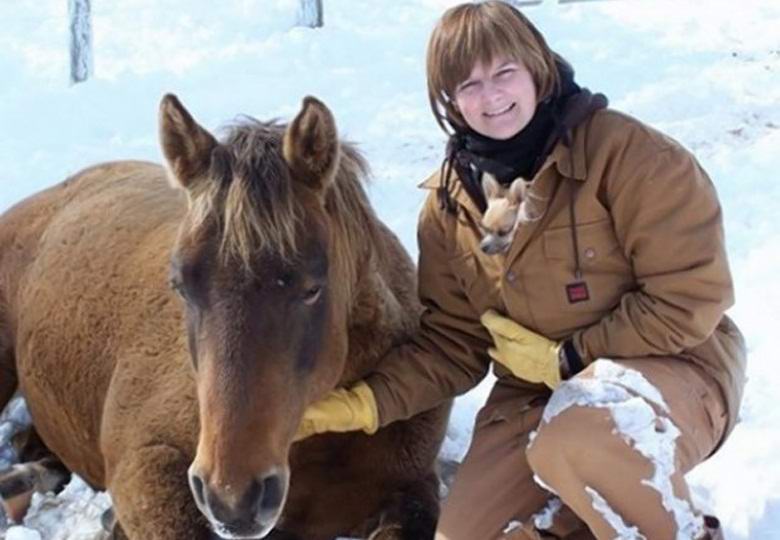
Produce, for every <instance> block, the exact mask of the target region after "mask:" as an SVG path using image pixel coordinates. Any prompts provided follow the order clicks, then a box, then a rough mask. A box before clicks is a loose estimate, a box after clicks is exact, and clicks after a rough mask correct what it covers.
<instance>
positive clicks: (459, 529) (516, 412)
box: [300, 1, 745, 540]
mask: <svg viewBox="0 0 780 540" xmlns="http://www.w3.org/2000/svg"><path fill="white" fill-rule="evenodd" d="M427 63H428V66H427V69H428V93H429V97H430V103H431V108H432V109H433V113H434V116H435V117H436V120H437V121H438V123H439V124H440V125H441V127H442V128H443V129H444V130H445V131H447V132H448V133H450V135H451V136H450V141H449V144H448V149H447V158H446V160H445V165H444V166H443V167H442V170H441V171H439V172H437V173H436V174H434V175H433V176H431V177H430V178H429V179H428V180H426V181H425V182H424V184H423V186H424V187H425V188H428V189H430V190H431V193H430V195H429V196H428V199H427V202H426V203H425V205H424V208H423V210H422V213H421V216H420V222H419V243H420V261H419V293H420V297H421V299H422V301H423V302H424V305H425V306H426V309H425V312H424V313H423V315H422V318H421V326H420V330H419V333H418V335H417V336H416V338H415V339H414V340H413V341H412V342H410V343H406V344H403V345H401V346H399V347H397V348H395V349H393V350H392V351H391V352H390V353H389V354H388V356H387V358H386V360H385V361H384V362H383V363H382V365H381V367H380V369H379V370H378V371H376V372H374V373H372V374H371V375H370V376H369V377H368V378H366V379H365V380H364V381H360V382H358V383H357V384H355V385H354V386H352V387H351V388H350V389H343V390H338V391H336V392H334V393H332V394H330V395H329V396H328V397H326V398H325V399H324V400H322V401H321V402H318V403H316V404H314V405H313V406H311V407H310V408H309V409H308V410H307V411H306V414H305V416H304V421H303V424H302V426H301V433H300V436H307V435H310V434H312V433H321V432H325V431H349V430H356V429H363V430H364V431H366V432H369V433H371V432H373V431H375V430H376V429H377V428H378V427H379V426H384V425H386V424H389V423H391V422H393V421H395V420H398V419H402V418H408V417H410V416H412V415H413V414H415V413H417V412H418V411H421V410H424V409H426V408H429V407H432V406H434V405H436V404H437V403H439V402H441V401H442V400H444V399H447V398H450V397H452V396H455V395H458V394H462V393H464V392H466V391H467V390H469V389H471V388H472V387H474V386H475V385H476V384H477V383H478V382H479V381H480V380H481V379H482V378H483V377H484V375H485V374H486V372H487V370H488V368H489V365H490V363H491V358H492V359H493V360H495V373H496V375H497V377H498V380H497V383H496V385H495V387H494V389H493V390H492V392H491V394H490V396H489V398H488V400H487V403H486V404H485V406H484V407H483V409H482V410H481V411H480V412H479V414H478V416H477V419H476V423H475V427H474V437H473V440H472V443H471V447H470V449H469V452H468V454H467V456H466V458H465V459H464V462H463V464H462V465H461V467H460V469H459V472H458V475H457V477H456V479H455V482H454V485H453V486H452V489H451V491H450V494H449V496H448V498H447V500H446V502H445V504H444V507H443V510H442V516H441V519H440V522H439V525H438V529H437V538H439V539H447V540H456V539H457V540H460V539H463V540H474V539H480V540H482V539H494V538H548V537H550V538H594V537H595V538H599V539H606V538H610V539H611V538H616V537H618V538H649V539H662V538H678V539H687V538H718V537H721V536H720V535H721V533H720V532H719V531H718V527H717V525H718V523H717V520H716V519H714V518H711V517H706V518H705V517H703V516H702V515H701V514H700V513H699V512H698V511H697V510H696V509H694V507H693V506H692V504H691V500H690V493H689V491H688V487H687V484H686V481H685V478H684V476H683V475H684V474H685V473H686V472H688V471H689V470H690V469H692V468H693V467H694V466H695V465H697V464H698V463H700V462H702V461H703V460H704V459H706V458H707V457H708V456H710V455H711V454H712V453H713V452H715V451H716V450H717V448H718V447H719V446H720V445H721V444H722V443H723V441H724V439H725V438H726V436H727V435H728V433H729V432H730V431H731V429H732V428H733V426H734V423H735V421H736V418H737V412H738V408H739V403H740V399H741V394H742V389H743V384H744V365H745V347H744V342H743V339H742V337H741V335H740V333H739V331H738V329H737V328H736V327H735V326H734V324H733V323H732V322H731V321H730V320H729V318H728V317H726V316H725V315H724V311H725V310H726V309H727V308H728V307H729V306H731V304H732V302H733V288H732V282H731V277H730V274H729V269H728V264H727V260H726V253H725V248H724V239H723V230H722V220H721V210H720V206H719V203H718V200H717V195H716V193H715V190H714V187H713V185H712V183H711V181H710V180H709V178H708V177H707V174H706V173H705V172H704V171H703V170H702V168H701V167H700V165H699V164H698V163H697V162H696V160H695V159H694V157H693V156H692V155H691V154H690V153H689V152H688V151H686V150H685V149H684V148H682V147H681V146H680V145H679V144H678V143H676V142H675V141H673V140H671V139H670V138H668V137H666V136H665V135H663V134H661V133H659V132H657V131H655V130H653V129H652V128H649V127H647V126H645V125H643V124H642V123H640V122H639V121H637V120H635V119H633V118H630V117H628V116H626V115H623V114H621V113H618V112H615V111H612V110H609V109H607V108H606V99H605V98H604V97H603V96H601V95H598V94H597V95H593V94H591V93H590V92H589V91H587V90H585V89H581V88H580V87H579V86H577V84H576V83H575V82H574V79H573V71H572V70H571V68H570V67H569V65H568V64H567V63H566V62H565V61H564V60H563V59H562V58H561V57H560V56H558V55H556V54H555V53H554V52H552V51H551V50H550V48H549V47H548V46H547V44H546V43H545V40H544V38H543V37H542V36H541V35H540V34H539V32H538V31H537V30H536V29H535V28H534V26H533V25H532V24H531V23H530V22H529V21H528V20H527V19H526V18H525V17H524V16H523V15H522V14H521V13H520V12H518V11H517V10H516V9H514V8H513V7H511V6H509V5H508V4H506V3H503V2H495V1H488V2H484V3H477V4H472V3H469V4H463V5H460V6H457V7H454V8H452V9H450V10H449V11H447V12H446V13H445V14H444V15H443V17H442V19H441V20H440V22H439V23H438V25H437V26H436V28H435V29H434V31H433V34H432V36H431V40H430V43H429V48H428V59H427ZM485 173H490V174H492V175H493V176H495V177H496V178H497V179H498V180H499V181H500V182H502V183H505V184H508V183H510V182H511V181H512V180H514V179H515V178H517V177H523V178H525V179H528V181H529V192H530V195H529V197H532V199H533V201H534V204H535V206H536V208H535V212H534V215H536V216H537V219H535V220H533V221H531V222H529V223H524V224H522V225H521V226H520V228H519V229H518V231H517V233H516V236H515V238H514V240H513V243H512V245H511V247H510V248H509V250H508V252H507V253H506V254H505V255H502V256H491V255H487V254H484V253H482V252H481V251H480V249H479V243H480V239H481V232H480V229H479V223H480V218H481V214H482V211H484V209H485V201H484V196H483V194H482V192H481V190H480V188H479V186H480V179H481V177H482V175H483V174H485ZM551 391H552V392H551Z"/></svg>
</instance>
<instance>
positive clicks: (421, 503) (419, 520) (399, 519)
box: [368, 472, 439, 540]
mask: <svg viewBox="0 0 780 540" xmlns="http://www.w3.org/2000/svg"><path fill="white" fill-rule="evenodd" d="M438 519H439V478H438V476H436V474H435V473H433V472H431V473H430V474H429V475H427V476H425V477H424V478H422V479H420V480H418V481H417V482H414V483H411V484H409V485H408V486H406V487H405V488H404V489H401V490H399V491H397V492H395V493H393V494H391V495H390V497H389V498H388V499H387V501H386V503H385V504H384V505H383V506H382V513H381V515H380V516H379V525H378V526H377V527H376V528H375V529H374V530H373V531H372V532H371V534H370V535H369V536H368V540H428V539H433V535H434V532H435V530H436V521H437V520H438Z"/></svg>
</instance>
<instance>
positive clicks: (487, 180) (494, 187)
mask: <svg viewBox="0 0 780 540" xmlns="http://www.w3.org/2000/svg"><path fill="white" fill-rule="evenodd" d="M482 191H483V192H484V194H485V199H487V200H490V199H496V198H498V197H499V196H500V194H501V185H500V184H499V183H498V180H496V177H495V176H493V175H492V174H490V173H489V172H484V173H482Z"/></svg>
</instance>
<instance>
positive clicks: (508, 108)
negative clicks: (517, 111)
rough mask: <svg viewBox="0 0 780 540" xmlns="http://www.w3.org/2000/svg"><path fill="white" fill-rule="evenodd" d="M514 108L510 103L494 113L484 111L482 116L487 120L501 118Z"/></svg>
mask: <svg viewBox="0 0 780 540" xmlns="http://www.w3.org/2000/svg"><path fill="white" fill-rule="evenodd" d="M514 108H515V104H514V103H510V104H509V105H507V106H506V107H502V108H501V109H498V110H496V111H486V112H484V113H483V115H484V116H487V117H488V118H495V117H496V116H501V115H502V114H506V113H508V112H509V111H511V110H512V109H514Z"/></svg>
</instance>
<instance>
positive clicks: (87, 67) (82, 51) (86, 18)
mask: <svg viewBox="0 0 780 540" xmlns="http://www.w3.org/2000/svg"><path fill="white" fill-rule="evenodd" d="M89 3H90V0H68V16H69V19H70V21H69V27H70V82H71V84H76V83H79V82H82V81H85V80H87V77H89V75H90V74H91V73H92V22H91V16H90V5H89Z"/></svg>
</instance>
